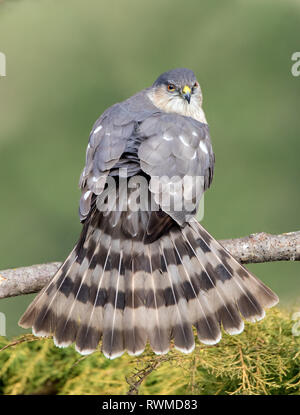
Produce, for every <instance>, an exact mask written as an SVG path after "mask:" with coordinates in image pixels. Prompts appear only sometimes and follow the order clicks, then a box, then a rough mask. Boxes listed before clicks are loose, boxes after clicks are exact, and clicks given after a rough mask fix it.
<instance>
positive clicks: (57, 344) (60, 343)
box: [53, 337, 72, 349]
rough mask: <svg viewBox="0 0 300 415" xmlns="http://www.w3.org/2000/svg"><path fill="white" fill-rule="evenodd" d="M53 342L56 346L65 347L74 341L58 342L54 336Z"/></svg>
mask: <svg viewBox="0 0 300 415" xmlns="http://www.w3.org/2000/svg"><path fill="white" fill-rule="evenodd" d="M53 343H54V344H55V346H56V347H59V348H60V349H61V348H64V347H68V346H70V345H71V344H72V342H58V340H57V339H56V338H55V337H53Z"/></svg>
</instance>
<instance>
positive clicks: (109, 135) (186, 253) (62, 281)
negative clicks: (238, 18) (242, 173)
mask: <svg viewBox="0 0 300 415" xmlns="http://www.w3.org/2000/svg"><path fill="white" fill-rule="evenodd" d="M170 83H171V87H170V86H169V85H170ZM173 86H174V89H173ZM185 86H187V87H188V88H185ZM173 91H174V92H173ZM187 91H188V93H189V91H190V96H187ZM183 98H186V100H187V101H188V103H187V102H185V101H184V100H182V99H183ZM164 100H165V104H164ZM172 100H173V101H172ZM179 100H182V101H179ZM190 100H191V104H190ZM170 102H171V104H170ZM172 102H173V104H172ZM164 105H165V106H164ZM172 105H173V106H172ZM201 106H202V93H201V90H200V87H199V85H198V84H197V83H196V78H195V75H194V73H193V72H192V71H190V70H188V69H177V70H173V71H169V72H167V73H164V74H162V75H161V76H160V77H159V78H158V79H157V80H156V81H155V82H154V84H153V86H152V87H150V88H147V89H145V90H143V91H141V92H139V93H138V94H136V95H134V96H133V97H131V98H129V99H127V100H126V101H124V102H122V103H118V104H115V105H114V106H112V107H111V108H109V109H107V110H106V111H105V112H104V113H103V114H102V115H101V117H100V118H99V119H98V120H97V121H96V123H95V124H94V126H93V128H92V131H91V134H90V139H89V144H88V148H87V152H86V163H85V168H84V170H83V172H82V174H81V177H80V187H81V190H82V196H81V199H80V207H79V213H80V219H81V221H82V222H83V229H82V233H81V236H80V238H79V241H78V243H77V244H76V246H75V247H74V249H73V250H72V252H71V253H70V255H69V256H68V258H67V259H66V260H65V262H64V264H63V265H62V267H61V268H60V269H59V271H58V272H57V273H56V275H55V276H54V277H53V279H52V281H51V282H50V283H49V284H48V286H46V287H45V288H44V289H43V290H42V291H41V292H40V293H39V294H38V295H37V297H36V298H35V299H34V301H33V302H32V304H31V305H30V306H29V307H28V309H27V310H26V312H25V313H24V315H23V316H22V318H21V320H20V325H22V326H23V327H26V328H28V327H32V329H33V332H34V333H35V334H36V335H38V336H48V335H53V337H54V341H55V344H57V345H58V346H62V347H65V346H68V345H70V344H72V343H75V345H76V349H77V350H78V351H79V352H80V353H82V354H87V353H91V352H93V351H94V350H95V349H96V348H97V346H98V344H99V342H100V341H101V340H102V341H101V347H102V351H103V353H104V354H105V356H107V357H109V358H114V357H117V356H120V355H121V354H122V353H123V352H124V351H125V350H127V352H128V353H129V354H133V355H138V354H140V353H142V352H143V350H144V348H145V346H146V343H147V341H149V343H150V345H151V347H152V349H153V350H154V352H155V353H157V354H160V353H166V352H167V351H168V350H169V347H170V342H171V340H172V339H173V341H174V345H175V347H177V348H178V349H179V350H181V351H183V352H191V351H192V350H193V348H194V344H195V343H194V334H193V330H192V327H193V326H194V327H195V329H196V331H197V335H198V338H199V340H200V341H201V342H203V343H205V344H215V343H217V342H218V341H219V340H220V339H221V327H223V329H224V330H225V331H226V332H227V333H229V334H237V333H240V332H241V331H242V330H243V327H244V323H243V318H244V319H246V320H248V321H256V320H259V319H261V318H263V317H264V308H268V307H271V306H273V305H274V304H276V303H277V301H278V298H277V296H276V295H275V294H274V293H273V292H272V291H271V290H270V289H269V288H268V287H266V286H265V285H264V284H263V283H262V282H261V281H259V280H258V279H257V278H256V277H255V276H254V275H253V274H251V273H250V272H249V271H248V270H246V269H245V268H244V267H243V266H242V265H240V264H239V263H238V262H237V261H236V260H235V259H234V258H233V257H232V256H231V255H230V254H229V253H228V252H227V251H226V250H225V249H224V248H223V247H222V246H221V245H220V244H219V243H218V242H217V241H216V240H215V239H213V238H212V236H211V235H209V234H208V233H207V231H206V230H205V229H204V228H203V227H202V226H201V225H200V224H199V223H198V222H197V221H196V220H195V218H194V216H195V213H196V211H197V207H198V205H199V201H200V198H201V196H202V195H203V192H204V191H205V190H206V189H207V188H208V187H209V186H210V184H211V182H212V178H213V171H214V154H213V151H212V146H211V141H210V136H209V128H208V125H207V124H206V122H205V116H204V113H203V111H202V108H201ZM173 109H174V111H173ZM120 169H126V177H125V178H122V177H120V176H119V174H120V171H121V170H120ZM130 177H131V178H132V177H133V178H137V179H138V178H139V177H142V178H143V179H145V180H146V183H147V186H148V190H147V197H148V198H149V200H151V201H153V203H154V205H153V206H155V207H156V209H152V210H151V209H142V208H140V209H138V210H134V209H133V208H132V204H131V199H132V198H133V196H134V192H135V187H133V188H130V189H127V190H126V191H125V190H121V189H123V188H122V187H121V182H122V180H125V182H126V183H128V180H129V178H130ZM166 177H167V179H165V178H166ZM187 177H192V178H196V177H201V178H202V181H201V182H200V183H199V182H197V181H192V182H191V183H190V184H188V185H187V184H186V183H187V182H186V181H185V179H186V178H187ZM112 178H114V179H117V184H118V186H119V190H120V191H119V192H118V193H117V194H116V198H113V199H112V200H110V201H109V202H108V199H109V198H108V194H107V191H108V190H109V186H108V184H109V180H110V179H112ZM154 179H157V180H158V182H159V184H161V185H162V186H159V187H155V185H154ZM166 180H167V183H166ZM170 183H171V184H175V183H176V184H177V185H179V187H180V188H181V189H182V190H185V191H186V190H189V191H186V192H185V191H183V192H182V193H179V192H177V193H176V192H175V193H174V192H172V191H169V190H168V189H169V188H168V187H166V184H170ZM187 186H190V188H189V189H187ZM166 192H169V194H168V195H167V196H170V198H169V199H170V201H171V203H170V204H169V205H167V204H165V202H164V197H165V196H166ZM179 195H181V196H180V197H181V198H183V199H186V200H178V198H179ZM188 200H192V201H193V203H192V204H191V206H190V205H189V204H188V203H185V202H187V201H188ZM180 201H181V202H183V203H182V205H183V209H182V210H180V211H178V210H176V209H175V208H174V205H175V204H176V203H177V202H180ZM151 206H152V205H151Z"/></svg>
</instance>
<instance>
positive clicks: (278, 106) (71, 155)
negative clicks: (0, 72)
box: [0, 0, 300, 335]
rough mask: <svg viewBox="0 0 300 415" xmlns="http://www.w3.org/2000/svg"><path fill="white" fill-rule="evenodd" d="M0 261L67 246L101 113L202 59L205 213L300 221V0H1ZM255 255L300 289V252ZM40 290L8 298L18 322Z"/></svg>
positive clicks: (34, 257) (296, 294)
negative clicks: (210, 166) (272, 257)
mask: <svg viewBox="0 0 300 415" xmlns="http://www.w3.org/2000/svg"><path fill="white" fill-rule="evenodd" d="M0 3H1V4H0V51H1V52H4V53H5V54H6V58H7V76H6V77H5V78H1V79H0V189H1V207H0V209H1V210H0V212H1V216H0V226H1V228H0V229H1V236H0V269H5V268H12V267H18V266H25V265H31V264H36V263H43V262H50V261H58V260H63V259H64V258H65V257H66V255H67V254H68V252H69V251H70V250H71V248H72V246H73V244H74V243H75V241H76V239H77V237H78V235H79V232H80V228H81V225H80V223H79V220H78V214H77V212H78V200H79V189H78V179H79V175H80V172H81V169H82V168H83V165H84V159H85V149H86V145H87V141H88V136H89V132H90V129H91V127H92V125H93V123H94V121H95V120H96V119H97V118H98V116H99V115H100V114H101V113H102V112H103V111H104V110H105V108H107V107H108V106H110V105H112V104H113V103H115V102H116V101H121V100H123V99H125V98H127V97H128V96H130V95H132V94H133V93H135V92H137V91H138V90H140V89H142V88H144V87H146V86H149V85H151V84H152V83H153V81H154V80H155V79H156V77H157V76H158V75H159V74H160V73H161V72H164V71H165V70H168V69H171V68H175V67H182V66H184V67H188V68H191V69H193V70H194V72H195V73H196V74H197V76H198V79H199V81H200V83H201V86H202V89H203V94H204V109H205V111H206V114H207V118H208V121H209V124H210V128H211V135H212V140H213V145H214V151H215V153H216V170H215V178H214V182H213V186H212V188H211V190H209V192H208V193H207V194H206V198H205V217H204V220H203V224H204V226H205V227H206V228H207V229H208V230H209V232H210V233H212V234H213V235H214V236H215V237H216V238H218V239H221V238H230V237H239V236H244V235H247V234H250V233H255V232H260V231H265V232H270V233H282V232H288V231H294V230H298V229H299V206H300V192H299V179H300V177H299V176H300V174H299V154H300V152H299V150H300V139H299V138H300V117H299V104H300V95H299V92H300V77H299V78H295V77H293V76H292V74H291V66H292V64H293V62H292V61H291V56H292V54H293V53H294V52H295V51H299V50H300V42H299V39H300V36H299V34H300V33H299V32H300V2H299V1H296V0H294V1H292V0H282V1H280V0H264V1H262V0H259V1H258V0H248V1H246V0H244V1H242V0H241V1H238V0H236V1H233V0H227V1H226V2H225V1H223V2H222V1H212V0H206V1H202V0H184V1H183V0H181V1H178V0H177V1H175V0H152V1H138V0H126V1H122V0H118V1H116V0H109V1H103V0H97V1H96V0H85V1H75V0H72V1H71V0H69V1H67V0H51V1H50V0H43V1H34V0H19V1H2V2H0ZM249 268H250V269H251V270H252V271H253V272H254V273H256V274H257V275H258V276H259V277H260V278H261V279H262V280H263V281H264V282H266V283H267V284H268V285H269V286H270V287H271V288H272V289H274V290H275V291H276V292H277V293H278V294H279V296H280V299H281V304H287V303H293V304H295V303H297V301H299V298H300V282H299V281H300V279H299V277H300V276H299V264H297V263H286V262H285V263H270V264H257V265H251V266H249ZM32 298H33V296H32V295H30V296H24V297H18V298H14V299H5V300H0V311H1V312H4V313H5V314H6V317H7V323H8V324H7V334H8V335H15V334H18V333H21V332H23V330H21V329H19V328H18V327H17V320H18V318H19V317H20V315H21V314H22V313H23V311H24V310H25V307H26V305H27V304H28V303H29V302H30V301H31V299H32Z"/></svg>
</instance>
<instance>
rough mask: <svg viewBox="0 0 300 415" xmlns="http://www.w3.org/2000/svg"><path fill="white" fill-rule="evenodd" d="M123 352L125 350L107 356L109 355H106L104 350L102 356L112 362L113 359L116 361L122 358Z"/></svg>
mask: <svg viewBox="0 0 300 415" xmlns="http://www.w3.org/2000/svg"><path fill="white" fill-rule="evenodd" d="M124 352H125V350H122V351H120V352H117V353H111V354H109V353H106V351H105V350H102V353H103V354H104V356H105V357H106V358H107V359H110V360H113V359H116V358H117V357H120V356H122V354H123V353H124Z"/></svg>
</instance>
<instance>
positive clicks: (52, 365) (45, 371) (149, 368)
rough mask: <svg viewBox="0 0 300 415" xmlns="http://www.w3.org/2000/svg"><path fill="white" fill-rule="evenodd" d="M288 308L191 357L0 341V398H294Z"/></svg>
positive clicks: (298, 381)
mask: <svg viewBox="0 0 300 415" xmlns="http://www.w3.org/2000/svg"><path fill="white" fill-rule="evenodd" d="M293 324H295V322H293V321H292V319H291V314H290V313H289V312H288V311H287V310H279V309H275V310H270V311H269V312H268V313H267V317H266V318H265V319H264V320H262V321H261V322H259V323H256V324H251V323H246V327H245V331H244V332H243V333H242V334H241V335H238V336H234V337H232V336H228V335H226V334H225V333H224V335H223V338H222V340H221V342H220V343H219V344H218V345H216V346H210V347H209V346H204V345H202V344H199V343H197V345H196V349H195V351H194V352H193V353H192V354H189V355H184V354H182V353H180V352H178V351H176V350H175V349H172V350H171V352H170V353H168V354H167V355H164V356H156V355H154V354H153V353H152V352H151V350H150V349H149V348H148V349H147V350H146V351H145V352H144V353H143V354H142V355H141V356H139V357H138V358H137V357H131V356H128V355H127V354H125V355H123V356H122V357H121V358H118V359H116V360H113V361H110V360H108V359H106V358H105V357H104V356H103V355H102V354H100V353H99V352H95V353H93V354H92V355H89V356H83V357H82V356H80V355H79V354H78V353H77V352H76V351H75V350H74V348H73V347H68V348H66V349H59V348H57V347H55V346H54V345H53V341H52V339H36V338H35V337H34V336H32V335H25V336H22V337H19V338H16V339H14V341H8V340H7V339H5V338H3V337H2V338H0V348H1V351H0V393H1V394H9V395H17V394H62V395H79V394H80V395H81V394H84V395H88V394H96V395H114V394H137V393H139V394H155V395H156V394H157V395H159V394H197V395H198V394H200V395H201V394H299V392H300V370H299V369H300V337H296V336H294V335H293V334H292V327H293Z"/></svg>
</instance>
